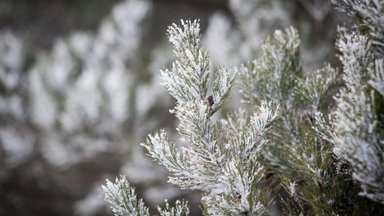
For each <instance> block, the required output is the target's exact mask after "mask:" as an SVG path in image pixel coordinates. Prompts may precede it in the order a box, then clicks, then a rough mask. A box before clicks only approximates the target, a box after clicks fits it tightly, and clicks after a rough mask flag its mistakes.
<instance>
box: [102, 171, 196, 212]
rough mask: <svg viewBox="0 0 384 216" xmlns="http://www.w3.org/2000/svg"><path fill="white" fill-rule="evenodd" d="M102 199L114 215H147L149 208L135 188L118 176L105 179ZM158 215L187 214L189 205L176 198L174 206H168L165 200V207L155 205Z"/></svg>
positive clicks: (123, 177)
mask: <svg viewBox="0 0 384 216" xmlns="http://www.w3.org/2000/svg"><path fill="white" fill-rule="evenodd" d="M102 189H103V192H104V199H105V200H106V201H107V202H109V204H110V207H111V209H112V211H113V213H114V215H115V216H149V215H150V214H149V209H148V207H146V206H145V204H144V202H143V200H142V199H138V198H137V196H136V194H135V189H134V188H133V187H131V186H130V185H129V183H128V181H127V179H126V178H125V176H120V178H116V180H115V182H114V183H113V182H110V181H109V180H107V183H106V185H105V186H102ZM157 210H158V212H159V215H160V216H187V215H189V207H188V203H187V202H186V201H179V200H177V201H176V203H175V207H170V206H169V204H168V202H167V201H165V208H164V209H163V208H161V207H157Z"/></svg>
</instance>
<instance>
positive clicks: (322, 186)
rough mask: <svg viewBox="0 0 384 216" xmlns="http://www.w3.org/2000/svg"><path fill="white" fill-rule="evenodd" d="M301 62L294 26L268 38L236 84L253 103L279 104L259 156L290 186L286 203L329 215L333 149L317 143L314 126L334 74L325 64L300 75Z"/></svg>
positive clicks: (331, 210) (330, 210)
mask: <svg viewBox="0 0 384 216" xmlns="http://www.w3.org/2000/svg"><path fill="white" fill-rule="evenodd" d="M300 62H301V59H300V53H299V39H298V35H297V33H296V31H295V30H294V29H292V28H291V29H288V30H286V31H285V32H284V33H283V32H281V31H277V32H276V33H275V34H274V36H273V37H270V38H268V39H267V40H266V42H265V44H264V45H263V47H262V53H261V55H260V57H259V58H257V59H256V60H254V61H253V62H252V63H250V64H249V65H248V66H247V67H243V68H242V80H241V82H240V86H241V88H242V92H243V94H244V96H245V98H246V101H247V102H249V103H251V104H253V105H256V104H258V103H259V101H261V100H263V99H269V100H275V101H277V102H278V103H280V104H281V106H282V111H281V118H280V120H279V121H277V122H276V124H275V125H274V126H273V129H272V130H270V132H269V133H268V136H269V138H270V140H271V145H268V146H267V148H266V149H265V151H263V156H264V158H265V160H266V161H265V163H267V164H270V165H272V166H273V167H272V170H273V172H274V173H276V174H277V175H275V176H276V177H277V178H278V180H279V181H280V184H281V186H283V187H284V188H285V190H286V191H291V196H292V200H290V201H287V204H286V205H287V206H286V207H288V206H289V205H291V204H290V202H292V201H293V202H294V203H295V204H293V205H294V206H295V208H297V210H296V212H297V213H298V214H299V213H300V212H303V213H304V212H305V213H309V214H332V213H335V212H334V210H335V209H332V208H331V207H330V206H332V202H333V200H334V199H335V198H336V196H337V195H335V194H337V193H332V190H331V188H332V187H333V184H332V183H334V182H333V177H334V173H333V171H332V168H333V166H332V163H333V157H332V148H331V146H330V145H325V144H324V142H320V140H319V139H318V137H317V136H316V133H315V131H314V130H313V129H312V127H313V124H314V121H315V113H316V112H318V111H319V110H320V107H321V104H322V103H323V102H324V101H323V100H324V98H325V94H326V92H327V90H328V89H329V88H330V87H331V85H332V84H333V83H334V82H335V79H336V75H337V73H336V70H335V69H333V68H331V67H330V66H329V65H326V66H325V67H324V68H323V69H321V70H318V71H315V72H312V73H308V74H306V75H304V74H303V73H302V68H301V63H300ZM255 83H257V84H255ZM305 206H306V207H305ZM308 206H310V208H308Z"/></svg>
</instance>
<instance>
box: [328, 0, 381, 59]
mask: <svg viewBox="0 0 384 216" xmlns="http://www.w3.org/2000/svg"><path fill="white" fill-rule="evenodd" d="M331 2H332V3H333V4H334V5H336V7H337V8H338V9H339V10H340V11H343V12H346V13H347V14H349V15H351V16H356V17H357V18H358V19H359V21H360V24H359V25H358V29H359V30H360V31H361V32H364V31H368V35H369V37H370V38H371V39H372V45H373V50H372V51H373V52H374V53H375V54H378V55H379V57H381V58H383V55H384V51H383V50H384V1H383V0H332V1H331Z"/></svg>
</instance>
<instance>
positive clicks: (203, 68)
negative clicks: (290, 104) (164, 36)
mask: <svg viewBox="0 0 384 216" xmlns="http://www.w3.org/2000/svg"><path fill="white" fill-rule="evenodd" d="M168 33H169V36H170V41H171V42H172V43H173V45H174V48H175V49H174V52H175V54H176V62H175V63H174V64H173V67H172V70H164V71H162V78H163V84H164V86H165V87H166V88H167V89H168V91H169V92H170V94H171V95H173V96H174V97H175V98H176V100H177V104H176V107H175V109H174V110H173V111H172V112H173V113H175V114H176V117H177V118H178V119H179V121H180V123H179V126H178V127H177V131H178V132H179V133H180V135H181V136H182V139H181V145H179V146H176V145H174V144H170V142H168V141H167V138H166V136H165V134H164V132H161V134H155V135H151V136H149V137H148V139H147V140H146V142H145V143H143V144H142V145H143V146H144V147H146V148H147V149H148V152H149V154H150V155H151V156H152V157H153V158H155V159H156V160H158V161H159V162H160V163H162V164H163V165H165V167H167V168H168V169H169V170H170V171H171V172H172V173H173V176H172V177H170V178H169V182H171V183H174V184H177V185H179V186H180V187H181V188H185V189H194V190H200V191H203V192H204V194H203V199H202V200H203V201H204V202H205V204H206V206H207V208H208V209H207V212H208V213H209V214H211V215H239V214H247V215H255V214H256V215H259V214H262V213H263V212H265V207H264V206H263V205H262V204H261V203H260V200H261V197H262V192H261V190H259V189H257V187H256V186H257V185H258V184H260V181H261V179H262V177H263V167H262V166H261V164H260V163H259V162H258V161H257V158H258V157H257V156H258V154H259V153H260V151H261V148H262V147H263V145H265V144H266V143H267V140H266V139H265V135H266V132H267V131H268V130H269V128H270V126H271V124H272V122H273V121H275V119H276V118H277V116H278V111H277V110H278V107H276V106H273V105H272V104H271V103H266V102H263V101H260V104H261V106H260V107H259V109H258V110H257V111H256V112H255V114H253V115H252V117H251V118H248V117H247V120H245V122H244V126H243V127H242V128H236V129H234V130H235V131H230V129H231V127H226V126H225V125H229V124H231V123H230V122H231V121H228V122H226V121H222V122H223V127H222V126H221V125H220V123H218V122H214V121H213V120H212V119H211V118H210V117H211V115H212V114H213V113H214V112H215V111H216V110H217V109H219V108H220V106H221V105H222V104H223V103H224V101H225V99H226V98H227V97H228V95H229V91H230V89H231V87H232V85H233V81H234V78H235V73H234V71H233V70H228V69H219V70H218V71H216V72H211V71H210V70H209V68H208V66H209V63H208V54H207V53H206V52H204V51H202V50H201V48H200V47H199V44H198V42H199V40H200V39H199V25H198V22H197V21H194V22H190V21H187V22H184V21H182V27H178V26H176V25H173V26H172V27H170V29H169V31H168ZM209 79H213V82H212V87H211V88H210V86H209V82H208V81H209ZM210 92H211V94H212V95H210V96H208V95H209V93H210ZM224 128H226V129H228V131H227V130H223V129H224ZM239 130H240V131H239ZM232 135H234V136H232Z"/></svg>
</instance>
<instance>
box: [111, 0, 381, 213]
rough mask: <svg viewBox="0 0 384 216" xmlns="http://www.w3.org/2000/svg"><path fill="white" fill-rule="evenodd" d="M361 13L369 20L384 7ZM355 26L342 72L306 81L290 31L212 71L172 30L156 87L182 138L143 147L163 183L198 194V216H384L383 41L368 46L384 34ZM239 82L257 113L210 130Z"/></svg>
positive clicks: (344, 46)
mask: <svg viewBox="0 0 384 216" xmlns="http://www.w3.org/2000/svg"><path fill="white" fill-rule="evenodd" d="M344 2H347V3H348V2H349V1H344ZM351 2H352V1H350V2H349V3H351ZM353 2H356V1H353ZM364 2H365V3H366V8H365V9H366V10H375V9H374V8H373V9H372V8H370V7H376V8H380V10H381V5H382V4H383V2H382V1H381V3H379V4H378V2H379V1H364ZM368 2H370V3H368ZM347 3H346V4H341V5H342V7H347V6H348V5H347ZM361 5H364V4H363V3H361ZM379 6H380V7H379ZM352 9H353V7H352ZM365 9H364V10H365ZM382 14H383V13H378V14H377V15H378V16H379V17H376V18H375V19H379V20H382V17H381V16H382ZM375 16H376V15H375ZM361 18H362V19H364V17H361ZM362 23H363V24H362V26H357V27H355V28H354V29H355V30H353V31H352V32H351V33H347V31H346V30H344V29H342V28H340V29H339V34H340V38H339V40H338V42H337V47H338V48H339V50H340V52H341V55H340V59H341V62H342V63H343V70H342V71H340V70H338V69H335V68H333V67H331V66H330V65H329V64H324V67H323V68H321V69H319V70H315V71H312V72H306V71H305V68H303V67H302V60H301V55H300V40H299V35H298V33H297V31H296V30H295V29H294V28H287V29H286V30H285V31H281V30H277V31H275V33H274V34H273V35H272V36H270V37H268V38H267V39H266V40H265V42H264V44H263V45H262V46H261V49H260V53H259V55H258V57H257V58H256V59H255V60H253V61H251V62H249V63H247V64H245V65H243V66H241V67H240V68H239V69H223V68H219V69H218V70H216V71H215V70H210V69H209V67H210V64H209V61H208V60H209V58H208V54H207V52H206V51H204V50H203V49H201V48H200V46H199V41H200V37H199V30H200V29H199V25H198V22H197V21H194V22H191V21H187V22H184V21H182V24H181V27H178V26H176V25H173V26H171V27H170V28H169V30H168V34H169V38H170V41H171V43H172V44H173V45H174V52H175V55H176V61H175V62H174V64H173V67H172V69H170V70H169V69H166V70H163V71H162V72H161V77H162V84H163V85H164V86H165V87H166V88H167V90H168V91H169V92H170V94H171V95H172V96H173V97H174V98H175V99H176V101H177V103H176V107H175V108H174V109H173V110H172V111H171V112H172V113H175V115H176V117H177V118H178V119H179V125H178V127H177V131H178V132H179V134H180V136H181V139H180V141H179V142H173V141H171V140H170V139H169V138H168V137H167V134H166V132H165V131H164V130H162V131H160V132H159V133H155V134H152V135H149V136H148V138H147V140H146V141H145V142H144V143H143V144H142V145H143V146H144V147H145V148H146V149H147V150H148V153H149V155H150V156H151V157H153V158H154V159H155V160H157V161H158V162H159V163H160V164H162V165H163V166H165V167H166V168H167V169H168V170H169V171H170V172H171V173H172V175H171V176H170V177H169V182H170V183H173V184H176V185H178V186H180V187H181V188H182V189H191V190H198V191H201V192H202V195H203V196H202V206H203V210H204V214H206V215H266V214H272V210H273V209H271V208H272V206H273V205H271V204H273V203H275V208H277V210H274V212H277V213H278V214H284V215H364V214H369V215H382V214H384V212H383V211H384V208H383V182H384V180H383V173H384V172H383V170H384V166H383V161H384V158H383V155H384V153H383V152H384V149H383V143H384V141H383V136H384V133H383V125H384V120H383V118H384V115H383V110H384V109H383V107H384V105H383V104H384V102H383V101H384V95H383V92H384V87H383V85H384V84H383V83H384V80H383V78H384V65H383V64H384V63H383V62H384V60H383V59H382V55H381V53H382V48H381V44H382V38H381V37H376V36H375V35H371V34H373V33H372V32H371V31H372V29H375V28H377V29H379V28H381V27H382V26H379V27H369V28H368V29H364V28H363V27H364V25H367V22H364V21H363V22H362ZM370 24H372V25H373V24H374V23H370ZM356 29H359V30H363V31H361V32H358V31H357V30H356ZM375 34H376V33H375ZM374 36H375V37H374ZM237 71H239V72H237ZM236 77H238V79H237V81H238V84H239V87H240V89H241V92H242V94H243V97H244V100H243V101H244V102H245V103H246V104H247V105H248V107H249V108H250V109H252V110H253V111H255V112H254V113H253V114H251V115H249V114H248V113H247V111H245V110H243V109H239V110H237V111H235V112H233V113H230V114H229V115H228V116H227V118H225V119H220V120H215V119H218V118H220V116H218V115H219V113H220V112H219V113H218V112H217V111H219V110H220V108H221V107H222V105H223V103H224V102H225V101H226V100H227V98H228V97H229V91H230V89H231V88H232V86H233V83H234V81H235V78H236ZM336 92H338V93H336ZM328 114H329V115H328ZM115 187H117V188H119V189H120V190H127V189H124V188H123V187H119V186H118V184H117V183H116V184H115ZM361 189H362V190H363V191H362V192H361ZM114 194H117V193H116V192H115V193H114ZM361 195H363V196H361ZM106 196H107V197H109V196H111V192H108V191H107V192H106ZM116 196H117V195H116ZM130 196H131V197H132V199H133V200H135V197H134V196H135V195H134V194H130ZM117 197H119V198H118V199H117V200H114V201H111V200H110V199H109V200H108V201H110V202H111V204H112V206H116V205H118V203H119V202H122V200H123V198H122V196H117ZM129 199H130V198H129ZM129 199H128V200H129Z"/></svg>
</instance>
